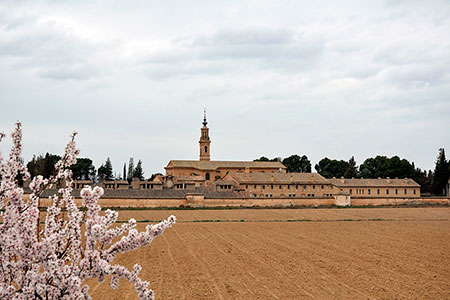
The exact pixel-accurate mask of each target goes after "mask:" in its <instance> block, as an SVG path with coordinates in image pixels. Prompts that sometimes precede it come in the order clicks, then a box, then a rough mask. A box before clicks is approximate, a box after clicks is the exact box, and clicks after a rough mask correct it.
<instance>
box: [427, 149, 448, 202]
mask: <svg viewBox="0 0 450 300" xmlns="http://www.w3.org/2000/svg"><path fill="white" fill-rule="evenodd" d="M449 176H450V174H449V168H448V162H447V159H446V158H445V150H444V148H441V149H439V154H438V157H437V160H436V167H435V168H434V173H433V182H432V184H431V191H432V192H433V194H435V195H443V194H444V193H445V187H446V185H447V182H448V179H449Z"/></svg>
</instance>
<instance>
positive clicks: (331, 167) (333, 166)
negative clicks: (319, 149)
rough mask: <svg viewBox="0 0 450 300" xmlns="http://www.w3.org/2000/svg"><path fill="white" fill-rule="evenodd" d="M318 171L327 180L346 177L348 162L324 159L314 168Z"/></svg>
mask: <svg viewBox="0 0 450 300" xmlns="http://www.w3.org/2000/svg"><path fill="white" fill-rule="evenodd" d="M314 168H315V169H316V171H317V172H318V173H319V174H320V175H322V176H323V177H325V178H332V177H336V178H340V177H343V176H344V173H345V170H347V168H348V162H346V161H344V160H336V159H333V160H331V159H329V158H328V157H325V158H322V159H321V160H320V161H319V163H318V164H316V165H315V166H314Z"/></svg>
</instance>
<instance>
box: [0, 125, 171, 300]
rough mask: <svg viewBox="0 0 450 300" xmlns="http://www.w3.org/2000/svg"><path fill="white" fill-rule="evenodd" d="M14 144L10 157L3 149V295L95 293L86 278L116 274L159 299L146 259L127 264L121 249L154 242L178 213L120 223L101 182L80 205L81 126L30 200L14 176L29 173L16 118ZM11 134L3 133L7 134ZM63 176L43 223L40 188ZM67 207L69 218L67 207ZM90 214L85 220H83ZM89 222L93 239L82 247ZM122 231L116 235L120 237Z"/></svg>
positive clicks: (115, 281) (114, 282)
mask: <svg viewBox="0 0 450 300" xmlns="http://www.w3.org/2000/svg"><path fill="white" fill-rule="evenodd" d="M11 136H12V139H13V148H12V149H11V152H10V155H9V159H8V160H6V161H5V160H4V159H3V158H2V156H1V153H0V175H1V176H0V178H1V181H0V199H3V198H6V199H7V200H8V201H6V202H5V203H4V202H3V201H0V208H4V213H0V215H2V216H3V223H2V224H0V265H1V266H2V268H0V298H1V299H12V298H14V299H31V298H33V299H34V298H41V299H44V298H46V299H91V297H90V296H89V287H88V286H87V285H86V284H83V282H84V281H85V280H86V279H88V278H97V279H98V280H99V281H100V282H102V281H103V280H104V279H105V277H106V276H110V277H111V287H112V288H117V287H118V285H119V279H120V278H125V279H127V280H128V281H130V282H131V283H132V284H133V285H134V287H135V289H136V292H137V295H138V297H139V298H140V299H154V293H153V291H152V290H151V289H150V288H149V287H148V285H149V284H148V282H146V281H142V280H141V279H140V278H139V276H138V275H139V272H140V271H141V269H142V268H141V267H140V266H139V265H135V266H134V267H133V269H132V270H131V271H130V270H128V269H126V268H125V267H123V266H120V265H112V264H111V262H112V261H113V260H114V258H115V256H116V255H117V253H124V252H128V251H131V250H134V249H137V248H139V247H141V246H144V245H148V244H150V243H151V241H152V240H153V238H155V237H156V236H158V235H160V234H162V233H163V232H164V230H165V229H167V228H168V227H171V226H172V225H173V224H175V222H176V218H175V217H174V216H170V217H169V218H168V219H167V220H165V221H162V222H161V223H159V224H155V225H148V226H146V230H145V231H143V232H139V231H137V230H136V229H135V227H136V220H134V219H130V220H129V221H128V223H125V224H122V225H121V226H120V227H118V226H114V224H115V222H116V221H117V217H118V213H117V212H115V211H112V210H106V211H105V214H104V215H103V216H101V215H100V214H99V212H100V211H101V207H100V205H99V204H98V200H99V199H100V197H101V196H102V195H103V194H104V190H103V189H102V188H100V187H94V188H91V187H89V186H88V187H85V188H83V189H82V190H81V193H80V195H81V197H82V204H83V206H84V207H85V208H86V211H85V212H83V211H81V210H80V209H79V208H78V207H77V206H76V204H75V201H74V197H73V195H72V191H73V189H72V186H73V180H72V171H71V170H70V166H71V165H73V164H75V163H76V157H77V155H78V154H79V150H78V149H77V148H76V145H75V136H76V132H74V133H73V134H72V135H71V139H70V141H69V143H68V144H67V146H66V148H65V153H64V155H63V157H62V159H61V160H60V161H59V162H58V163H57V164H56V165H55V168H56V171H57V174H56V175H55V176H53V177H51V178H48V179H44V178H43V177H42V176H40V175H39V176H36V177H34V178H33V180H32V182H31V184H30V188H31V190H32V194H31V195H30V197H29V199H30V200H24V198H23V189H22V188H19V187H17V185H16V182H15V178H16V177H17V175H19V174H20V175H22V176H23V178H24V179H27V178H29V173H28V171H27V169H26V167H25V166H24V165H23V164H22V163H21V160H20V155H21V153H22V144H21V143H22V130H21V124H20V123H17V124H16V129H15V130H14V132H13V133H12V135H11ZM3 137H4V134H1V133H0V141H1V140H2V138H3ZM58 181H62V182H65V187H63V188H61V189H59V191H58V194H56V195H53V196H52V197H50V199H51V200H52V201H53V205H51V206H50V207H48V209H47V213H46V216H45V226H44V229H43V230H42V231H39V230H38V224H39V222H40V219H39V218H40V217H39V199H40V195H41V193H42V192H43V191H44V190H45V189H46V188H48V187H50V186H52V185H55V184H56V183H57V182H58ZM63 208H64V209H65V210H66V211H67V216H68V218H66V217H64V215H63V214H61V212H62V209H63ZM83 220H85V222H83ZM82 226H84V232H85V237H86V243H85V245H84V247H82V243H81V240H82V234H81V232H82ZM120 236H122V238H121V239H120V240H118V241H117V242H115V243H112V241H113V240H114V238H116V237H120Z"/></svg>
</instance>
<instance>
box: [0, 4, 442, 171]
mask: <svg viewBox="0 0 450 300" xmlns="http://www.w3.org/2000/svg"><path fill="white" fill-rule="evenodd" d="M449 15H450V5H449V4H448V3H447V2H445V1H431V2H427V3H423V2H422V1H407V2H401V3H400V2H399V1H387V2H385V3H383V2H378V1H364V2H361V1H344V2H339V3H337V2H332V1H319V2H314V3H310V2H309V3H306V2H305V3H303V2H298V1H283V2H273V1H258V2H257V3H252V2H242V1H218V2H217V1H195V2H190V1H188V2H182V3H180V2H173V1H165V2H157V1H137V2H133V3H130V2H128V1H119V0H118V1H114V2H113V4H111V3H110V2H106V1H82V2H79V1H37V2H28V1H4V2H2V3H1V4H0V90H1V91H2V95H1V96H0V101H1V107H2V108H5V109H2V110H0V127H2V128H10V127H11V126H10V125H11V124H12V123H13V122H14V121H15V120H17V119H21V120H23V121H24V128H25V129H26V130H30V131H29V132H30V135H32V136H33V137H37V136H40V135H42V130H49V129H48V128H52V127H55V128H57V130H56V129H55V132H58V135H57V137H58V138H62V136H65V135H63V134H62V133H63V132H67V134H69V133H70V132H71V131H72V130H73V129H79V130H80V132H86V133H88V134H89V137H88V142H83V146H84V147H85V148H86V149H83V150H84V151H83V153H84V154H85V155H87V156H92V157H95V162H96V164H97V165H100V164H101V163H102V162H103V161H104V159H106V157H108V156H111V157H114V160H113V163H114V164H115V165H114V166H115V167H116V168H118V171H121V169H120V168H121V164H122V162H126V161H128V158H129V156H135V158H136V159H138V158H141V159H143V162H144V167H146V174H148V175H150V174H151V173H153V172H156V171H162V167H163V166H164V165H165V163H166V162H167V161H168V160H169V159H174V158H178V157H171V156H170V155H181V154H180V153H189V155H193V157H191V158H196V155H197V140H196V139H197V135H198V127H199V122H200V119H201V112H202V109H203V107H205V106H206V107H207V108H208V110H209V111H210V114H211V121H210V124H211V134H212V138H213V143H214V144H213V149H214V151H213V157H216V158H226V159H252V158H255V157H257V156H261V155H269V156H280V155H281V156H282V155H290V154H292V153H299V154H303V153H304V154H307V155H308V156H309V157H310V158H311V159H312V160H313V163H315V162H317V161H318V160H320V159H321V158H322V157H324V156H325V155H328V156H331V157H336V158H342V159H348V158H349V157H351V156H352V155H355V157H356V158H357V159H358V160H359V162H361V160H363V159H364V158H366V157H367V156H369V155H377V154H386V155H391V154H397V155H400V156H404V157H406V158H408V159H410V160H414V161H415V162H416V165H417V166H421V167H423V168H431V167H432V166H433V161H434V155H435V154H434V152H436V151H437V149H438V148H439V147H447V148H449V147H450V145H449V144H448V141H450V136H449V134H450V133H449V132H448V131H446V130H442V128H447V127H448V126H449V125H450V124H449V121H448V115H449V113H450V105H449V100H448V95H450V54H449V53H450V42H449V40H448V38H447V36H450V24H449V23H450V18H448V16H449ZM440 128H441V130H440ZM431 133H432V134H431ZM94 135H98V137H97V138H95V137H94ZM431 135H432V136H433V138H430V136H431ZM187 136H188V137H189V138H186V137H187ZM399 136H400V137H402V138H399ZM146 137H148V140H146V141H145V147H144V148H145V151H144V150H142V151H141V152H139V145H140V144H141V145H142V144H143V142H142V141H143V140H145V139H146ZM114 138H116V139H117V140H114V142H113V143H111V141H110V140H111V139H114ZM102 139H103V140H102ZM190 139H192V141H191V142H190V143H189V142H188V141H189V140H190ZM268 139H269V140H270V142H269V143H267V142H266V141H267V140H268ZM409 140H414V141H420V143H418V142H416V143H415V144H414V145H413V146H412V145H407V144H406V141H409ZM32 141H33V142H32V143H30V144H29V147H30V149H29V150H27V149H26V151H29V152H27V154H26V155H28V157H31V154H32V153H42V152H45V151H49V150H46V149H47V147H53V146H51V145H50V144H49V143H50V142H49V141H48V139H47V137H46V139H45V143H44V142H43V143H39V139H38V138H33V140H32ZM120 141H124V142H123V143H124V147H119V146H118V145H120V144H121V142H120ZM133 141H136V142H135V145H133ZM152 141H156V142H157V143H158V145H155V146H152ZM179 141H181V142H179ZM125 144H126V145H125ZM129 144H130V145H129ZM104 145H110V146H108V147H106V148H105V147H104ZM174 145H175V146H174ZM176 145H179V148H177V149H173V148H174V147H176ZM240 145H242V146H240ZM1 147H2V146H1V145H0V149H2V150H3V149H4V148H1ZM119 148H120V149H119ZM52 149H54V148H52ZM430 149H431V150H430ZM3 151H4V150H3ZM52 151H53V150H52ZM105 152H108V153H105ZM128 152H129V154H127V153H128ZM136 152H139V153H136ZM430 152H431V153H433V155H432V156H431V157H430ZM133 153H136V154H133ZM189 155H186V156H184V157H182V158H189V157H188V156H189ZM215 155H217V156H215ZM139 156H140V157H139ZM116 165H117V166H116Z"/></svg>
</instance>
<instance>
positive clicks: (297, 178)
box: [224, 173, 330, 184]
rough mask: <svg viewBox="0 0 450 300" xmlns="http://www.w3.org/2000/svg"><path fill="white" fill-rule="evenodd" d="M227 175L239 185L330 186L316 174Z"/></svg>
mask: <svg viewBox="0 0 450 300" xmlns="http://www.w3.org/2000/svg"><path fill="white" fill-rule="evenodd" d="M228 175H230V176H231V177H232V178H233V179H234V180H236V182H238V183H240V184H255V183H256V184H330V182H328V181H327V180H326V179H325V178H324V177H323V176H322V175H320V174H318V173H233V174H228ZM224 179H228V178H227V177H225V178H224Z"/></svg>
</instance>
